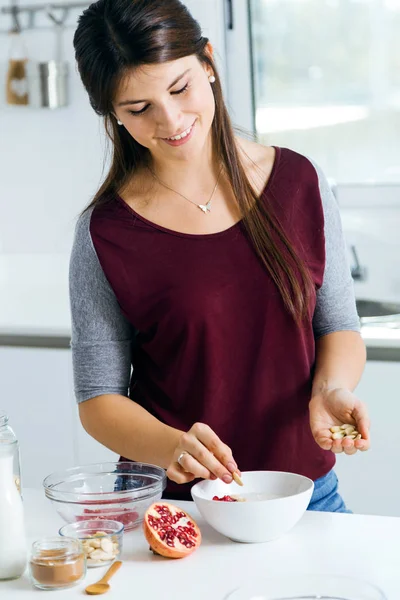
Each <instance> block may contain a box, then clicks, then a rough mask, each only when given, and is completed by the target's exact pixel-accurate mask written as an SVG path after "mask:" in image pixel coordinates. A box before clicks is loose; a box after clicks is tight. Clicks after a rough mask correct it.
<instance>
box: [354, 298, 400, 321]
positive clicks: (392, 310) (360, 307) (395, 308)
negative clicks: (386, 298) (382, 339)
mask: <svg viewBox="0 0 400 600" xmlns="http://www.w3.org/2000/svg"><path fill="white" fill-rule="evenodd" d="M356 306H357V312H358V316H359V317H360V318H361V320H362V321H364V320H365V321H369V320H370V318H371V319H373V320H374V321H377V320H379V317H392V316H395V317H397V318H396V320H398V319H400V303H396V302H379V301H377V300H361V299H357V300H356ZM382 320H383V321H386V320H387V318H385V319H382Z"/></svg>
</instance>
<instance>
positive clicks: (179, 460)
mask: <svg viewBox="0 0 400 600" xmlns="http://www.w3.org/2000/svg"><path fill="white" fill-rule="evenodd" d="M185 454H189V453H188V452H185V450H184V451H183V452H181V453H180V455H179V456H178V460H177V461H176V462H177V463H178V465H180V466H182V463H181V460H182V457H183V456H185Z"/></svg>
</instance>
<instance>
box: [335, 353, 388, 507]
mask: <svg viewBox="0 0 400 600" xmlns="http://www.w3.org/2000/svg"><path fill="white" fill-rule="evenodd" d="M399 390H400V363H396V362H379V361H368V362H367V365H366V368H365V371H364V375H363V377H362V380H361V382H360V384H359V386H358V387H357V390H356V394H357V396H358V397H359V398H360V399H361V400H363V401H364V402H366V403H367V405H368V409H369V413H370V418H371V448H370V450H368V452H363V453H361V452H358V453H357V454H355V455H353V456H346V455H344V454H339V455H338V456H337V465H336V473H337V475H338V478H339V490H340V492H341V494H342V496H343V498H344V500H345V502H346V504H347V505H348V507H349V508H350V509H351V510H353V512H355V513H362V514H375V515H386V516H396V517H400V477H399V464H400V445H399V430H398V428H399V423H400V394H399Z"/></svg>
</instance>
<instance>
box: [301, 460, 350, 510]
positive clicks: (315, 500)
mask: <svg viewBox="0 0 400 600" xmlns="http://www.w3.org/2000/svg"><path fill="white" fill-rule="evenodd" d="M307 510H322V511H325V512H342V513H352V511H351V510H348V509H347V508H346V505H345V503H344V501H343V498H342V497H341V495H340V494H339V493H338V478H337V476H336V473H335V471H333V470H332V471H329V473H327V474H326V475H324V476H323V477H320V478H319V479H316V480H315V481H314V492H313V495H312V496H311V500H310V504H309V505H308V508H307Z"/></svg>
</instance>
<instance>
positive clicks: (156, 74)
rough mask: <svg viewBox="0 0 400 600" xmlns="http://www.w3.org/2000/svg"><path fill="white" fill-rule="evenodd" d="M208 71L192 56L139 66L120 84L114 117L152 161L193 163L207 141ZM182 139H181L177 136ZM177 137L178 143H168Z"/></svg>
mask: <svg viewBox="0 0 400 600" xmlns="http://www.w3.org/2000/svg"><path fill="white" fill-rule="evenodd" d="M212 74H213V73H212V71H211V68H210V67H209V66H206V65H202V64H201V63H200V62H199V60H198V58H197V57H196V56H195V55H191V56H186V57H184V58H180V59H178V60H174V61H171V62H167V63H161V64H157V65H144V66H142V67H140V68H138V69H136V70H134V71H130V72H129V74H128V75H127V76H126V77H125V78H124V79H123V81H122V82H121V85H120V86H119V89H118V90H117V93H116V96H115V99H114V103H113V104H114V112H115V115H116V116H117V118H118V119H119V120H120V121H122V123H123V126H124V127H125V128H126V129H127V131H128V132H129V133H130V135H131V136H132V137H133V138H134V139H135V140H136V141H137V142H138V143H139V144H141V145H142V146H144V147H146V148H148V149H149V150H150V152H151V154H152V156H153V158H154V159H155V160H156V161H157V160H158V161H163V160H166V159H167V160H168V159H178V160H179V159H182V160H189V159H193V158H194V157H195V156H196V155H197V154H198V153H199V152H200V151H201V150H202V149H203V148H204V147H205V145H206V144H207V143H208V142H209V141H210V132H211V124H212V121H213V118H214V113H215V102H214V95H213V92H212V89H211V84H210V82H209V80H208V77H209V76H210V75H212ZM180 134H182V135H180ZM176 136H180V139H171V138H174V137H175V138H176Z"/></svg>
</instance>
